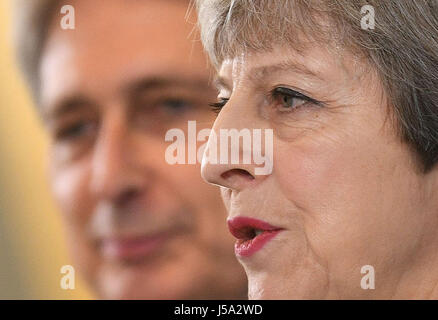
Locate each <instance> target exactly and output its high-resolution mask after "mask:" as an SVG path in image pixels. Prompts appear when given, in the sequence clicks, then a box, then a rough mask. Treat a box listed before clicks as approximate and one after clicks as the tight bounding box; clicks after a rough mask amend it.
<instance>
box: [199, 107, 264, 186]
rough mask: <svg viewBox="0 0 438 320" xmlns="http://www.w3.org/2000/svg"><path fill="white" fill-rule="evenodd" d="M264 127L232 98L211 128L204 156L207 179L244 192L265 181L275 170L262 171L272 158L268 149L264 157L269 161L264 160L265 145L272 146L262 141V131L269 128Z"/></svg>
mask: <svg viewBox="0 0 438 320" xmlns="http://www.w3.org/2000/svg"><path fill="white" fill-rule="evenodd" d="M233 108H235V109H233ZM242 113H244V114H242ZM258 125H259V126H258ZM262 126H263V123H262V122H261V121H260V120H259V119H257V117H256V116H251V113H246V112H245V109H244V108H238V107H237V106H236V105H232V104H231V100H230V101H229V102H228V103H227V106H226V107H225V108H224V109H222V111H221V113H220V114H219V116H218V118H217V119H216V121H215V123H214V126H213V129H212V131H211V134H210V137H209V140H208V144H207V147H206V149H205V152H204V157H203V159H202V166H201V175H202V177H203V179H204V180H205V181H207V182H208V183H211V184H215V185H219V186H222V187H226V188H229V189H232V190H235V191H242V190H244V189H246V188H249V187H251V186H255V185H256V184H258V183H260V182H261V181H263V180H264V179H265V178H266V177H267V176H268V175H269V174H270V173H271V172H269V170H267V172H265V171H266V170H265V171H264V170H261V168H260V166H261V165H265V167H266V165H267V163H268V162H269V164H271V163H272V161H271V160H272V159H271V158H272V157H270V156H267V157H264V156H266V150H267V149H266V148H265V154H264V155H263V157H264V159H265V160H266V162H267V163H264V164H263V163H261V162H260V161H259V160H260V159H261V158H262V157H261V156H262V153H263V152H261V148H262V146H264V147H266V146H268V145H269V146H270V147H271V148H272V142H269V143H266V141H262V140H264V138H265V137H263V134H261V132H263V130H265V129H262ZM268 130H269V129H268ZM265 132H266V131H265ZM270 138H272V135H270ZM271 153H272V152H271Z"/></svg>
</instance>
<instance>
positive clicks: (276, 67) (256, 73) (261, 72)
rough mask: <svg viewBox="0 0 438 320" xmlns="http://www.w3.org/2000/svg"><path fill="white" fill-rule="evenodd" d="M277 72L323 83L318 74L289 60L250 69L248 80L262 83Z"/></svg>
mask: <svg viewBox="0 0 438 320" xmlns="http://www.w3.org/2000/svg"><path fill="white" fill-rule="evenodd" d="M279 72H292V73H295V74H299V75H302V76H305V77H307V78H314V79H317V80H319V81H324V79H323V77H322V76H321V75H320V74H319V73H317V72H314V71H312V70H310V69H309V68H308V67H307V66H305V65H304V64H301V63H298V62H295V61H290V60H286V61H282V62H279V63H276V64H272V65H266V66H261V67H255V68H252V69H251V70H250V72H249V73H248V79H249V80H251V81H256V82H258V81H262V80H263V79H264V78H266V77H267V76H268V75H272V74H274V73H279Z"/></svg>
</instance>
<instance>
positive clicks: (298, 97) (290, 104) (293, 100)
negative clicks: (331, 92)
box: [268, 87, 322, 112]
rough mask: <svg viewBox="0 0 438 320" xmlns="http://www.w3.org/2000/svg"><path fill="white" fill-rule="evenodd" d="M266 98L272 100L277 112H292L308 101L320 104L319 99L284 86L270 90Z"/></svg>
mask: <svg viewBox="0 0 438 320" xmlns="http://www.w3.org/2000/svg"><path fill="white" fill-rule="evenodd" d="M268 100H270V101H272V103H273V104H274V106H275V108H277V110H278V111H279V112H292V111H294V110H295V109H298V108H300V107H302V106H305V105H307V104H309V103H310V104H312V105H317V106H322V103H321V102H320V101H318V100H315V99H313V98H310V97H308V96H306V95H304V94H302V93H300V92H298V91H295V90H293V89H289V88H285V87H277V88H274V89H273V90H271V92H270V94H269V96H268Z"/></svg>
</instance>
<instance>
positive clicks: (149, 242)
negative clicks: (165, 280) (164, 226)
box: [100, 233, 170, 261]
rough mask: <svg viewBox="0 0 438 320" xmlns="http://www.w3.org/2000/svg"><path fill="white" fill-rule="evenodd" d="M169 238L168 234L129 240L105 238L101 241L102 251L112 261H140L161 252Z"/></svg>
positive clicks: (130, 238)
mask: <svg viewBox="0 0 438 320" xmlns="http://www.w3.org/2000/svg"><path fill="white" fill-rule="evenodd" d="M169 238H170V235H169V234H168V233H157V234H153V235H146V236H137V237H128V238H105V239H102V240H101V241H100V249H101V253H102V255H103V256H104V257H106V258H109V259H112V260H127V261H128V260H138V259H142V258H145V257H147V256H149V255H151V254H152V253H156V252H159V250H161V248H162V247H163V245H164V244H165V243H166V242H167V240H169Z"/></svg>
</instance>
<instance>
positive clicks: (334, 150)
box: [202, 47, 437, 299]
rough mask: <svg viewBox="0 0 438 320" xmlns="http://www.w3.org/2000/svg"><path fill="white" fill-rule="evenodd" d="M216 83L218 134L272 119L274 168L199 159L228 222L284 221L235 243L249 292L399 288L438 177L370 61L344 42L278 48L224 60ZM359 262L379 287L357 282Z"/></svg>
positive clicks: (422, 236)
mask: <svg viewBox="0 0 438 320" xmlns="http://www.w3.org/2000/svg"><path fill="white" fill-rule="evenodd" d="M217 83H218V86H219V96H218V98H219V101H221V102H223V103H225V105H224V106H223V108H222V109H221V111H220V113H219V115H218V118H217V119H216V122H215V124H214V128H213V129H214V130H215V131H216V132H217V131H218V130H219V129H231V128H235V129H238V130H241V129H243V128H249V129H250V130H252V129H267V128H271V129H273V137H274V138H273V150H274V152H273V171H272V173H271V174H269V175H264V176H261V175H255V174H254V168H255V165H239V164H229V165H228V164H220V165H215V164H209V163H204V164H203V168H202V174H203V177H204V178H205V179H206V180H208V181H209V182H211V183H214V184H218V185H221V186H222V188H221V189H222V196H223V199H224V202H225V204H226V206H227V209H228V213H229V216H228V220H229V222H230V220H231V229H232V228H233V227H234V228H236V227H237V228H241V230H239V231H241V232H243V233H245V232H246V231H248V230H246V231H245V230H244V228H245V226H246V227H248V225H245V222H243V223H242V220H241V221H240V222H241V223H240V224H239V223H235V224H234V225H233V221H234V222H236V221H237V220H238V219H237V220H236V219H235V218H237V217H248V218H254V219H258V220H261V221H263V222H267V223H269V224H270V225H271V226H273V227H275V228H277V229H279V230H281V231H279V232H275V233H274V234H275V235H274V237H272V238H271V239H270V240H269V241H267V242H266V241H265V240H263V239H262V240H261V241H259V240H260V238H259V240H257V241H258V242H259V244H260V243H264V242H266V243H264V245H263V246H261V248H256V249H254V248H252V249H251V250H250V251H251V252H250V253H249V254H248V252H246V253H245V254H242V252H243V251H242V250H241V249H242V247H245V244H246V245H249V246H251V245H254V242H255V241H256V239H253V240H247V242H246V243H244V244H243V246H242V244H241V242H242V241H245V240H240V241H238V242H237V243H236V247H238V248H237V249H236V255H237V257H238V259H239V261H240V262H241V264H242V265H243V266H244V268H245V271H246V273H247V275H248V280H249V297H250V298H252V299H257V298H262V299H266V298H268V299H269V298H279V299H282V298H292V299H293V298H316V299H319V298H367V297H402V296H401V295H398V293H397V292H398V291H397V290H398V289H402V287H403V286H408V285H409V284H412V281H414V280H413V279H415V275H416V274H417V271H418V270H419V269H417V267H418V268H420V267H419V266H422V267H423V268H424V267H425V266H427V264H428V263H429V262H427V261H422V259H424V256H426V254H425V252H426V250H428V249H427V248H430V246H426V245H424V244H425V243H428V242H429V243H430V241H431V238H432V237H434V234H436V231H434V228H436V222H437V221H436V220H437V217H436V213H435V215H433V209H432V198H433V195H432V192H433V188H434V187H433V183H435V188H436V182H433V180H432V178H433V177H432V176H431V175H423V174H421V173H420V172H419V170H418V163H417V162H416V160H415V158H414V156H413V153H412V152H411V151H409V149H408V146H407V145H404V144H402V143H401V142H400V139H399V138H398V137H397V135H396V131H395V129H394V128H395V126H394V124H393V122H392V120H391V117H390V116H389V114H390V113H389V112H388V108H387V107H386V104H387V100H386V96H385V94H384V92H383V89H382V87H381V82H380V81H379V79H378V78H377V76H376V74H375V73H374V72H373V70H372V68H367V67H366V65H365V64H364V63H363V62H361V61H360V60H359V59H358V58H355V57H354V56H352V55H350V54H348V53H346V52H340V51H339V50H329V49H327V48H323V47H313V48H309V49H306V50H304V51H302V52H301V53H297V52H295V51H293V50H291V49H285V48H280V47H277V48H275V49H274V50H272V51H271V52H265V53H253V54H242V55H239V56H236V57H234V58H232V59H227V60H225V61H224V62H223V63H222V65H221V68H220V70H219V75H218V81H217ZM233 169H240V170H233ZM245 171H246V173H245ZM248 173H249V174H248ZM233 219H234V220H233ZM243 221H247V220H243ZM249 224H251V223H249ZM249 227H251V226H249ZM262 229H263V228H262ZM435 230H436V229H435ZM266 232H269V231H265V232H264V233H262V237H263V234H264V235H265V236H266ZM237 233H238V232H236V230H234V234H237ZM248 234H250V233H249V232H247V235H246V239H248V238H251V237H254V234H252V235H248ZM257 237H260V235H259V236H257ZM269 237H270V236H268V238H269ZM244 238H245V237H244ZM251 241H253V242H252V243H251ZM434 241H435V240H434ZM239 242H240V244H239ZM435 243H436V242H435ZM239 246H240V247H239ZM435 256H436V255H435ZM365 265H371V266H372V267H373V268H374V271H375V289H374V290H369V289H368V290H365V289H363V288H362V287H361V280H362V278H363V277H365V276H367V275H370V274H369V273H366V274H363V273H361V268H362V267H363V266H365ZM417 285H419V286H421V283H417ZM419 290H420V289H419ZM414 293H415V292H409V294H414Z"/></svg>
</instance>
